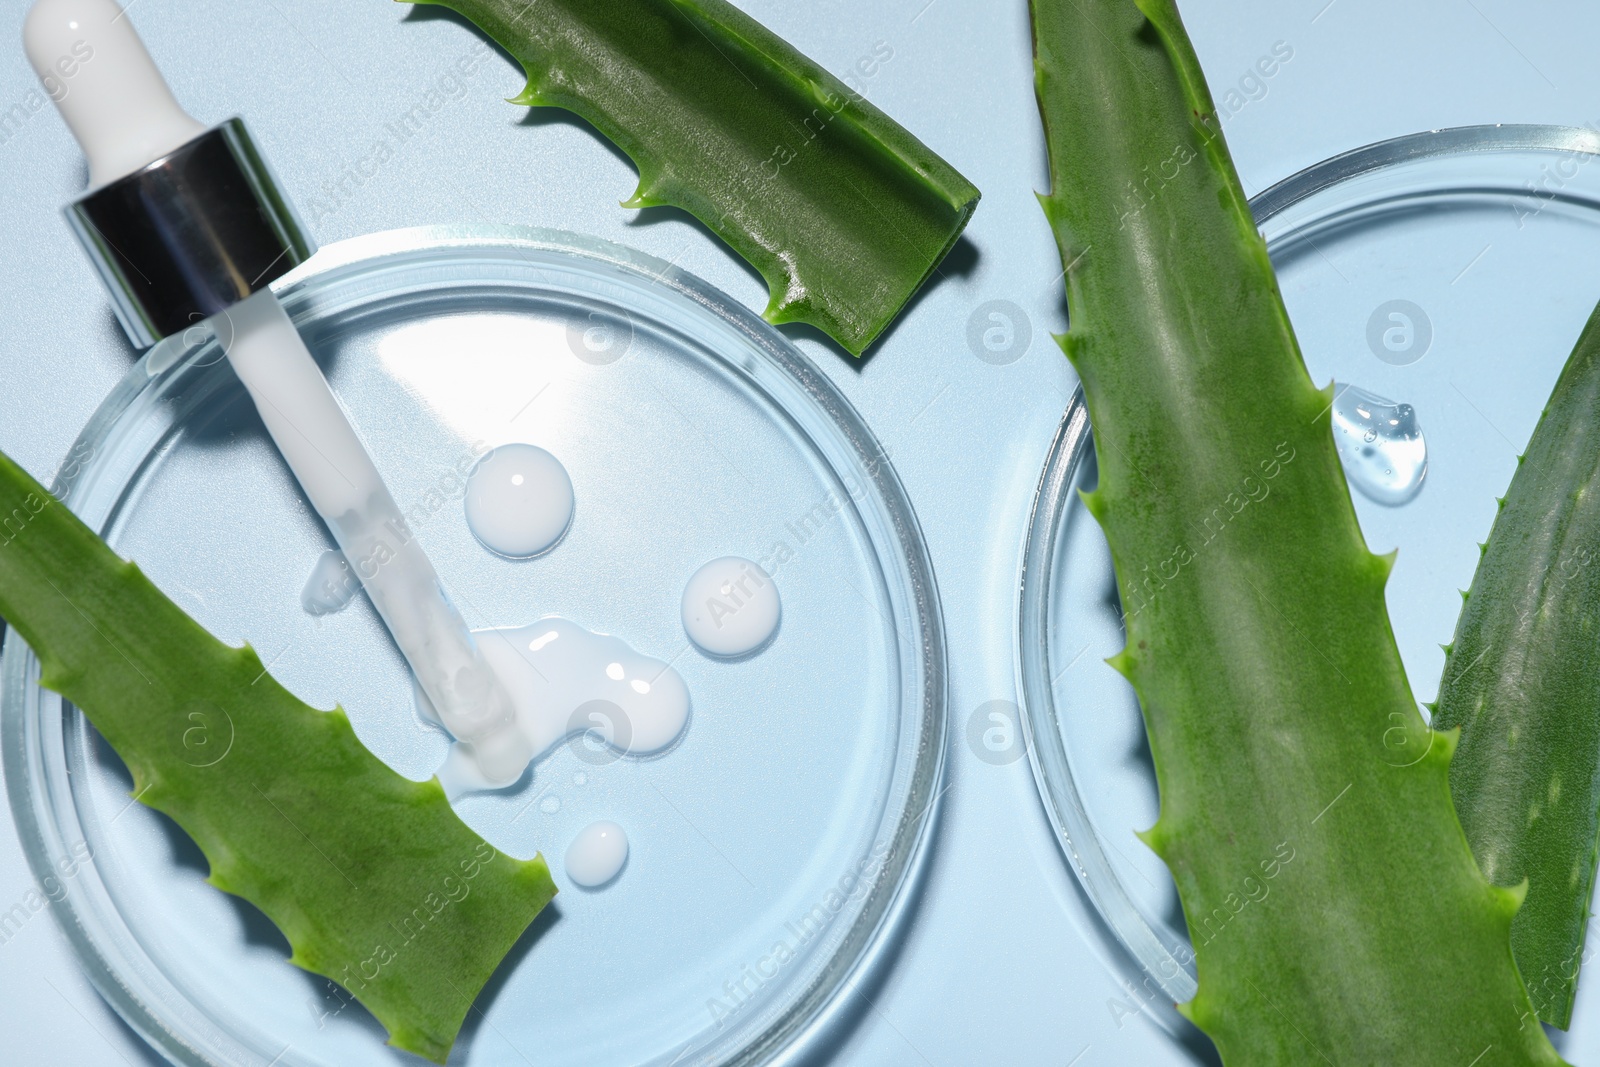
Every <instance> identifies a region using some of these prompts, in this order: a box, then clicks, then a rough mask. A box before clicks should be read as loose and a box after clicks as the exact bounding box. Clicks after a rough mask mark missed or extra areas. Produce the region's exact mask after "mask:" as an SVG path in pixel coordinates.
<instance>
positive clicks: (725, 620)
mask: <svg viewBox="0 0 1600 1067" xmlns="http://www.w3.org/2000/svg"><path fill="white" fill-rule="evenodd" d="M682 612H683V629H684V632H685V633H687V634H688V635H689V640H691V641H693V642H694V643H695V644H697V645H699V646H700V647H701V648H702V649H704V650H705V651H707V652H709V653H711V654H712V655H713V656H742V655H744V654H745V653H747V652H752V651H754V650H755V649H758V648H760V647H761V646H762V645H764V644H766V643H767V641H769V640H770V639H771V638H772V635H773V632H774V631H776V630H777V628H778V616H779V614H780V612H781V606H780V604H779V602H778V587H777V585H776V584H774V583H773V581H772V576H771V575H769V574H768V573H767V572H766V571H764V570H762V569H761V566H760V564H756V563H752V562H750V561H749V560H747V559H743V558H741V557H739V556H723V557H721V558H720V559H714V560H712V561H711V562H710V563H707V564H706V565H705V566H703V567H701V568H700V569H699V570H697V571H695V572H694V575H693V577H691V578H690V579H689V584H688V585H686V586H685V587H684V590H683V604H682Z"/></svg>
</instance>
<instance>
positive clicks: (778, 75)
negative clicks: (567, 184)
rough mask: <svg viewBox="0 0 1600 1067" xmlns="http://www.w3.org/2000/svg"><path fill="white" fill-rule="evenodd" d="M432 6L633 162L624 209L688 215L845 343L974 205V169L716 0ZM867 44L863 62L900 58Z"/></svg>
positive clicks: (893, 298) (868, 335)
mask: <svg viewBox="0 0 1600 1067" xmlns="http://www.w3.org/2000/svg"><path fill="white" fill-rule="evenodd" d="M438 2H441V3H443V4H444V6H447V7H450V8H453V9H454V10H456V11H458V12H459V13H461V14H462V15H464V16H465V17H467V18H468V19H470V20H471V21H472V22H473V23H475V24H476V25H477V26H478V27H479V28H480V29H482V30H483V31H484V32H485V33H487V34H488V35H489V36H490V37H491V38H493V39H494V40H495V41H497V42H498V43H499V44H500V45H501V47H503V48H505V49H506V50H507V51H508V52H510V53H511V54H512V55H513V56H514V57H516V58H517V59H518V60H519V61H520V62H521V63H522V65H523V67H524V68H525V70H526V72H527V75H528V81H527V87H526V88H525V89H524V90H523V91H522V93H520V94H519V95H518V96H516V97H514V98H513V102H515V103H517V104H524V105H529V106H552V107H562V108H566V109H568V110H570V111H572V112H574V113H576V114H578V115H580V116H581V117H583V118H584V119H586V120H588V121H589V122H590V123H591V124H593V125H594V126H595V127H596V128H597V129H598V130H599V131H600V132H601V133H602V134H603V135H604V136H606V137H607V138H609V139H610V140H611V141H612V142H614V143H615V144H616V145H617V147H619V148H620V149H621V150H622V151H623V152H624V153H625V154H626V155H627V156H628V157H629V158H630V159H631V160H632V161H633V163H634V165H635V167H637V168H638V170H639V173H640V176H641V180H640V187H639V191H638V192H636V193H635V194H634V196H633V197H632V198H630V199H629V200H627V201H625V202H624V206H625V207H629V208H647V207H659V206H671V207H677V208H681V209H683V210H684V211H687V212H688V213H689V214H691V215H693V216H694V217H695V218H697V219H699V220H700V221H701V222H702V223H703V224H704V225H705V226H706V227H707V228H708V229H710V230H711V231H712V232H713V233H715V234H716V235H717V236H718V237H720V238H721V239H722V240H723V241H725V242H726V243H727V244H728V245H729V247H731V248H732V249H733V250H734V251H735V252H737V253H738V254H739V255H741V256H743V257H744V258H745V259H746V260H748V261H749V262H750V263H751V265H752V266H754V267H755V268H756V270H757V271H758V272H759V273H760V274H761V276H762V277H763V278H765V279H766V280H767V283H768V286H769V288H770V289H771V291H772V302H771V304H770V306H769V308H768V311H767V318H768V321H770V322H774V323H784V322H803V323H806V324H808V325H811V326H814V327H816V328H817V329H819V330H821V331H822V332H823V333H825V334H827V335H828V336H830V337H832V338H833V339H834V340H835V341H836V342H838V344H839V345H840V346H841V347H843V348H844V349H845V350H846V351H847V352H849V353H850V354H851V355H853V356H860V355H861V354H862V353H864V352H865V351H866V350H867V349H868V348H869V347H870V346H871V345H872V343H873V342H874V341H875V340H876V339H877V338H878V337H879V335H880V334H882V332H883V331H884V329H885V328H887V327H888V325H889V324H890V323H891V322H892V321H893V320H894V319H895V317H896V316H897V315H899V313H900V311H901V309H902V308H903V307H904V306H905V305H906V303H907V302H908V301H909V300H910V299H911V297H912V296H913V295H914V294H915V293H916V292H917V290H918V289H920V288H921V287H922V286H923V284H925V283H926V282H927V280H928V279H929V278H930V277H931V276H932V275H933V273H934V272H935V271H936V270H937V268H938V265H939V263H940V261H941V260H943V259H944V257H945V255H946V254H947V253H948V252H949V251H950V249H951V248H952V247H953V246H954V245H955V243H956V241H957V240H958V239H959V238H960V236H961V232H962V230H963V229H964V228H965V227H966V225H967V222H968V220H969V219H970V218H971V217H972V212H973V211H974V210H975V208H976V207H977V203H978V198H979V193H978V190H977V189H976V188H975V187H974V186H973V185H972V183H971V182H969V181H967V180H966V179H965V178H963V177H962V176H961V175H960V173H958V172H957V171H956V170H955V168H953V167H951V166H950V164H948V163H946V162H945V161H944V160H943V159H941V158H940V157H939V156H938V155H936V154H935V153H934V152H933V151H931V150H930V149H929V148H928V147H927V146H926V145H924V144H922V143H921V142H920V141H918V140H917V139H916V138H915V137H913V136H912V135H911V134H910V133H908V132H907V131H906V130H905V129H904V128H903V127H901V126H900V125H898V124H897V123H896V122H894V120H892V119H890V118H889V117H888V116H887V115H885V114H884V113H883V112H881V111H879V110H878V109H877V108H876V107H874V106H872V104H870V103H868V102H867V100H866V97H865V95H864V93H863V92H862V91H861V90H860V89H858V88H852V87H851V86H849V85H846V84H845V83H844V82H842V81H840V80H839V79H837V78H835V77H833V76H832V75H831V74H829V73H828V72H827V71H825V70H823V69H822V68H821V67H819V66H818V65H817V64H815V63H813V62H812V61H811V60H809V59H807V58H806V57H805V56H803V55H801V54H800V53H799V52H798V51H796V50H795V49H794V48H793V47H792V46H790V45H789V44H787V43H786V42H784V41H783V40H782V39H781V38H779V37H778V36H776V35H775V34H773V33H772V32H771V31H769V30H767V29H766V28H764V27H763V26H761V25H760V24H759V23H757V22H755V21H754V20H753V19H751V18H750V17H749V16H747V15H745V14H744V13H743V12H741V11H740V10H739V9H738V8H736V7H734V6H733V5H732V4H729V3H726V2H725V0H695V2H694V3H684V2H681V0H542V2H541V3H539V4H538V6H537V9H536V10H535V11H534V12H533V13H530V9H529V6H528V4H527V2H526V0H438ZM871 51H872V55H871V56H870V57H869V59H870V60H871V62H872V64H873V65H874V67H873V69H877V66H881V65H882V64H883V63H887V62H892V61H893V58H894V54H895V53H894V49H893V47H892V46H891V45H889V44H888V43H887V42H878V43H877V44H876V45H874V46H873V47H872V50H871ZM642 84H644V85H649V86H650V91H649V92H648V93H642V92H640V91H639V89H638V87H639V86H640V85H642ZM651 175H670V176H671V182H670V185H663V186H660V187H658V186H657V185H656V184H655V183H654V182H653V181H651V180H649V177H648V176H651Z"/></svg>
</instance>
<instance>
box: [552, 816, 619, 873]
mask: <svg viewBox="0 0 1600 1067" xmlns="http://www.w3.org/2000/svg"><path fill="white" fill-rule="evenodd" d="M627 861H628V835H627V834H626V833H625V832H623V829H622V827H620V826H618V825H617V824H616V823H614V822H610V821H608V820H601V821H600V822H592V823H590V824H589V825H588V826H585V827H584V828H583V829H582V830H579V831H578V836H577V837H575V838H573V840H572V844H571V845H569V846H567V858H566V867H567V877H568V878H570V879H572V880H573V881H574V882H575V883H577V884H578V885H581V886H583V887H584V888H585V889H594V888H595V887H597V886H602V885H605V884H606V883H607V882H609V881H611V879H613V878H615V877H616V876H617V874H618V872H620V871H621V870H622V865H623V864H624V863H626V862H627Z"/></svg>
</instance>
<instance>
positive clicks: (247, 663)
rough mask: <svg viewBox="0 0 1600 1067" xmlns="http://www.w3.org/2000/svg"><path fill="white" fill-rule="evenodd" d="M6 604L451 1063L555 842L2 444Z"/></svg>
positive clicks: (45, 656) (54, 675) (161, 772)
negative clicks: (395, 760)
mask: <svg viewBox="0 0 1600 1067" xmlns="http://www.w3.org/2000/svg"><path fill="white" fill-rule="evenodd" d="M0 615H4V616H5V618H6V620H7V621H8V622H9V623H10V625H11V626H12V627H13V628H14V629H15V630H16V632H17V633H18V634H20V635H21V636H22V638H23V639H24V640H26V641H27V642H28V644H29V646H30V647H31V648H32V649H33V650H34V652H35V653H36V654H37V655H38V657H39V662H40V664H41V668H42V669H41V675H40V683H41V684H42V685H44V686H46V687H47V688H50V689H53V690H55V691H56V692H58V693H60V694H61V695H62V696H63V697H65V698H66V699H68V700H70V701H72V702H73V703H74V704H76V705H77V706H78V707H79V708H81V709H83V712H84V714H86V715H87V716H88V717H89V720H90V721H91V722H92V723H93V724H94V725H95V728H96V729H97V730H99V731H100V733H101V735H102V736H104V737H105V739H106V740H107V741H108V742H109V743H110V744H111V746H112V748H114V749H115V750H116V751H117V754H118V755H119V756H121V757H122V759H123V761H124V762H125V763H126V764H127V765H128V769H129V770H130V771H131V772H132V773H133V784H134V796H135V797H137V798H138V799H139V801H140V802H142V803H144V804H146V805H148V806H150V807H152V808H154V809H156V810H157V811H160V812H163V813H164V814H166V815H168V816H170V817H171V818H172V819H173V821H175V822H176V823H177V824H178V825H179V826H181V827H182V828H183V829H184V830H185V831H186V832H187V833H188V834H189V836H191V837H192V838H194V840H195V843H196V844H198V845H199V846H200V848H201V850H202V851H203V852H204V853H205V855H206V860H207V862H209V864H210V865H211V873H210V877H209V879H208V880H209V881H210V882H211V884H212V885H214V886H216V887H217V888H218V889H221V890H223V891H225V892H228V893H232V894H235V895H237V896H240V897H243V898H244V899H246V900H248V901H250V902H251V903H252V904H254V905H255V906H256V907H258V908H260V909H261V910H262V911H263V912H264V913H266V915H267V917H268V918H270V919H271V920H272V921H273V922H274V923H275V924H277V926H278V928H279V929H281V930H282V931H283V933H284V935H285V936H286V937H287V938H288V940H289V944H290V945H291V947H292V948H293V955H292V956H291V957H290V962H291V963H294V964H295V965H296V966H299V967H302V968H304V969H306V970H308V971H313V972H316V973H317V974H321V975H325V976H327V977H328V978H331V979H333V980H334V981H336V982H338V983H340V984H341V985H343V986H344V987H345V988H346V989H348V990H349V991H350V992H351V993H352V994H353V995H354V996H355V997H356V998H357V999H358V1000H360V1001H361V1003H362V1004H364V1005H366V1007H367V1008H368V1010H370V1011H371V1012H372V1014H373V1015H374V1016H376V1017H377V1019H378V1021H379V1022H381V1023H382V1024H383V1025H384V1027H385V1028H386V1029H387V1030H388V1031H389V1043H390V1044H391V1045H394V1046H395V1047H396V1048H401V1049H405V1050H407V1051H410V1052H414V1053H417V1054H418V1055H421V1056H425V1057H427V1058H429V1059H432V1060H435V1061H437V1062H439V1063H443V1062H444V1060H445V1058H446V1056H448V1054H449V1052H450V1048H451V1046H452V1045H453V1044H454V1042H455V1039H456V1035H457V1034H458V1033H459V1031H460V1029H461V1024H462V1021H463V1020H464V1019H465V1017H466V1013H467V1010H468V1008H469V1007H471V1005H472V1001H473V999H474V998H475V997H476V996H477V995H478V993H479V991H480V990H481V989H482V988H483V985H484V983H485V982H486V981H487V980H488V978H489V976H490V974H491V973H493V971H494V970H495V968H496V967H497V966H498V965H499V963H500V961H501V959H502V958H503V957H504V956H505V954H506V952H507V951H508V950H509V949H510V948H511V946H512V944H513V943H514V942H515V941H516V940H517V938H518V937H520V936H521V935H522V933H523V931H524V930H525V929H526V928H527V926H528V924H529V923H530V922H532V921H533V918H534V916H536V915H537V914H538V913H539V911H540V910H541V909H542V908H543V907H544V906H545V904H547V903H548V902H549V901H550V899H551V898H552V897H553V896H554V895H555V891H556V890H555V884H554V883H553V882H552V881H551V879H550V872H549V870H548V869H547V868H546V866H545V862H544V860H543V859H542V858H541V857H539V856H535V857H534V858H533V859H531V860H516V859H513V858H511V857H509V856H506V855H504V854H502V853H500V852H499V851H497V850H496V849H495V848H494V847H493V846H491V845H489V844H488V843H487V842H485V841H484V840H483V839H482V838H481V837H479V836H478V835H477V834H476V833H474V832H473V831H472V830H470V829H469V828H468V827H467V826H466V825H465V824H464V823H462V822H461V820H460V819H459V818H457V817H456V815H455V813H454V812H453V811H452V810H451V809H450V805H449V803H448V801H447V800H446V799H445V794H444V791H443V790H442V789H441V788H440V786H439V783H438V781H437V780H436V779H429V780H428V781H426V782H413V781H410V780H408V779H406V778H402V777H401V776H400V775H398V774H396V773H395V772H394V771H392V770H390V769H389V768H388V767H387V766H385V765H384V764H383V763H382V762H381V761H379V760H378V759H377V757H375V756H373V755H372V754H371V753H370V752H368V751H367V750H366V749H365V748H364V747H362V745H361V742H360V741H359V740H357V739H356V736H355V734H354V732H353V731H352V730H351V728H350V722H349V720H348V719H347V718H346V717H345V714H344V712H343V711H342V710H340V709H338V708H335V709H334V710H332V711H328V712H323V711H317V710H316V709H314V708H312V707H310V706H308V705H306V704H304V703H302V702H301V701H300V700H298V699H297V698H296V697H295V696H294V695H293V694H291V693H290V692H289V691H288V690H286V689H284V688H283V687H282V686H280V685H279V684H278V683H277V681H275V680H274V679H273V678H272V676H271V675H269V674H268V673H267V672H266V669H265V668H264V667H263V666H262V665H261V660H260V657H258V656H257V655H256V653H255V650H254V649H251V648H250V647H248V646H246V647H244V648H231V647H229V646H227V645H225V644H223V643H222V642H220V641H218V640H217V639H216V638H215V637H212V636H211V635H210V634H209V633H207V632H206V631H205V630H204V629H202V628H201V627H200V625H199V624H198V623H196V622H195V621H194V620H193V619H191V618H189V616H188V615H186V614H184V612H183V611H182V609H180V608H179V607H178V606H177V605H176V604H174V603H173V602H172V601H171V600H169V599H168V598H167V597H166V596H165V595H164V594H163V593H162V592H161V591H160V590H159V589H157V588H156V586H155V585H154V584H152V583H151V582H150V580H149V579H148V578H146V577H145V576H144V574H143V573H141V572H140V570H139V569H138V567H136V566H135V565H134V564H132V563H128V562H124V561H123V560H122V559H120V558H118V557H117V555H116V554H115V553H114V552H112V551H111V549H109V548H108V547H107V546H106V545H105V543H104V542H103V541H101V540H100V538H99V537H97V536H96V535H95V534H94V532H93V531H91V530H90V529H89V528H88V527H87V526H85V525H84V524H83V523H82V522H80V521H79V520H78V519H77V517H76V516H74V515H73V514H72V513H71V512H70V511H68V510H67V508H66V507H65V506H64V505H62V504H61V503H59V502H58V501H57V500H56V499H55V498H54V497H52V496H51V495H50V493H49V492H48V491H47V490H46V489H44V488H43V487H42V486H41V485H39V484H38V483H37V482H36V481H34V480H33V479H32V478H31V477H29V476H28V474H27V473H26V472H25V471H23V470H22V468H20V467H18V466H17V465H16V464H15V463H14V462H12V461H11V459H10V458H8V457H6V456H5V455H4V454H0Z"/></svg>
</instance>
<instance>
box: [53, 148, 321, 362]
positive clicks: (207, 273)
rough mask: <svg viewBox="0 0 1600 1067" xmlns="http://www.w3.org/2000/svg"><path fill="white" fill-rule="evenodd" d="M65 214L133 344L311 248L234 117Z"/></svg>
mask: <svg viewBox="0 0 1600 1067" xmlns="http://www.w3.org/2000/svg"><path fill="white" fill-rule="evenodd" d="M66 215H67V220H68V221H69V222H70V223H71V225H72V229H73V232H75V233H76V234H77V235H78V240H79V241H81V242H82V243H83V247H84V250H85V251H87V252H88V254H89V259H90V261H91V262H93V264H94V266H95V269H96V270H97V271H98V272H99V274H100V278H101V280H102V281H104V282H105V285H106V289H107V290H108V291H109V292H110V294H111V299H112V305H113V307H114V309H115V310H116V314H117V321H119V322H120V323H122V328H123V330H125V331H126V332H127V334H128V338H129V340H131V341H132V342H133V343H134V344H135V345H136V346H138V347H139V348H148V347H149V346H150V345H153V344H155V343H156V342H157V341H159V340H161V338H163V337H166V336H168V335H170V334H174V333H177V332H178V331H180V330H183V329H186V328H188V327H189V326H192V325H194V324H195V323H198V322H200V321H201V320H203V319H206V318H209V317H210V316H212V315H215V314H216V313H217V312H219V311H226V310H227V309H228V308H230V307H232V306H233V305H234V304H237V303H238V302H239V301H241V300H243V299H244V298H245V297H247V296H249V295H251V294H252V293H255V292H258V291H260V290H262V289H265V288H267V287H268V286H269V285H271V284H272V283H273V282H274V281H276V280H277V279H278V278H280V277H282V276H283V275H284V274H287V273H288V272H289V271H290V270H291V269H292V268H294V267H295V266H298V265H299V264H300V263H302V262H304V261H305V260H306V259H307V258H309V257H310V255H311V253H312V252H313V251H315V246H314V245H313V244H312V242H311V240H310V238H308V237H307V235H306V233H305V231H304V229H303V228H302V227H301V225H300V220H299V219H298V218H296V217H295V214H294V210H293V208H292V207H291V206H290V204H289V200H288V198H287V197H286V196H285V195H284V194H283V192H282V191H281V190H280V189H279V188H278V184H277V182H276V181H275V180H274V178H273V176H272V172H271V171H270V170H269V169H268V167H267V164H266V162H265V160H263V159H262V157H261V153H260V152H258V151H257V150H256V146H255V143H254V142H253V141H252V140H251V139H250V133H249V131H248V130H246V129H245V125H244V123H243V122H242V121H241V120H239V119H237V118H233V119H229V120H228V121H226V122H224V123H222V124H221V125H218V126H214V127H212V128H211V129H209V130H207V131H206V132H204V133H202V134H201V135H200V136H198V137H196V138H194V139H193V140H192V141H189V142H188V143H187V144H184V145H181V146H179V147H178V148H177V149H176V150H174V151H172V152H170V153H168V154H167V155H165V156H162V157H161V158H160V159H157V160H155V161H154V162H152V163H150V164H148V165H146V166H144V167H141V168H140V169H138V170H136V171H134V172H133V173H131V174H127V175H124V176H123V177H121V178H118V179H116V180H115V181H112V182H108V183H107V184H105V185H103V186H101V187H100V188H98V189H95V190H92V191H91V192H89V193H87V194H86V195H84V196H82V197H80V198H79V199H78V200H76V201H74V202H73V203H72V204H70V205H68V207H67V209H66Z"/></svg>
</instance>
